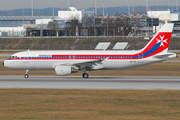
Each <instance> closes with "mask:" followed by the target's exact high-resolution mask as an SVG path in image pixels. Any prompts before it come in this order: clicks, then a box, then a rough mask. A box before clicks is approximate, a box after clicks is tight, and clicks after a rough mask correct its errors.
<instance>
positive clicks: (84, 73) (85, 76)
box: [81, 68, 89, 78]
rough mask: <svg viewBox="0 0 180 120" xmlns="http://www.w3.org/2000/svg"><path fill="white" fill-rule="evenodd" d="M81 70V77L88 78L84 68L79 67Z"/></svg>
mask: <svg viewBox="0 0 180 120" xmlns="http://www.w3.org/2000/svg"><path fill="white" fill-rule="evenodd" d="M81 71H82V72H83V74H82V77H83V78H89V75H88V74H87V73H86V68H83V69H81Z"/></svg>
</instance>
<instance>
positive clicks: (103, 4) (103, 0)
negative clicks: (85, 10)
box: [101, 0, 104, 17]
mask: <svg viewBox="0 0 180 120" xmlns="http://www.w3.org/2000/svg"><path fill="white" fill-rule="evenodd" d="M101 1H102V2H103V17H104V0H101Z"/></svg>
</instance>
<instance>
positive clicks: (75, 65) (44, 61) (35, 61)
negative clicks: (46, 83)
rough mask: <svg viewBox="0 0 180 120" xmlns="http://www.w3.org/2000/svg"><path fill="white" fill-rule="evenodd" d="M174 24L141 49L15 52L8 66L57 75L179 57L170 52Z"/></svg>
mask: <svg viewBox="0 0 180 120" xmlns="http://www.w3.org/2000/svg"><path fill="white" fill-rule="evenodd" d="M173 26H174V24H173V23H167V24H165V25H163V26H162V28H161V29H160V30H159V31H158V32H157V34H156V35H155V36H154V37H153V38H152V39H151V40H150V42H149V43H148V44H147V45H146V46H145V47H144V48H143V49H141V50H122V51H121V50H47V51H30V50H28V51H25V52H18V53H15V54H13V55H12V56H11V57H10V58H9V59H7V60H5V61H4V62H3V65H4V66H5V67H7V68H12V69H21V70H26V73H25V76H24V77H25V78H28V77H29V75H28V72H29V70H55V73H56V75H57V76H66V75H70V74H72V73H76V72H79V71H82V72H83V74H82V77H83V78H89V75H88V74H87V72H86V71H94V70H119V69H128V68H134V67H139V66H144V65H149V64H152V63H157V62H162V61H165V60H168V59H172V58H175V57H177V54H175V53H170V52H168V47H169V43H170V39H171V34H172V30H173Z"/></svg>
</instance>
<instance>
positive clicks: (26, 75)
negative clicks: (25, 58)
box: [24, 70, 29, 78]
mask: <svg viewBox="0 0 180 120" xmlns="http://www.w3.org/2000/svg"><path fill="white" fill-rule="evenodd" d="M28 72H29V70H26V74H25V75H24V78H28V77H29V75H28Z"/></svg>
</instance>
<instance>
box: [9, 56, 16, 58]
mask: <svg viewBox="0 0 180 120" xmlns="http://www.w3.org/2000/svg"><path fill="white" fill-rule="evenodd" d="M17 58H18V57H17V56H11V57H10V58H9V59H17Z"/></svg>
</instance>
